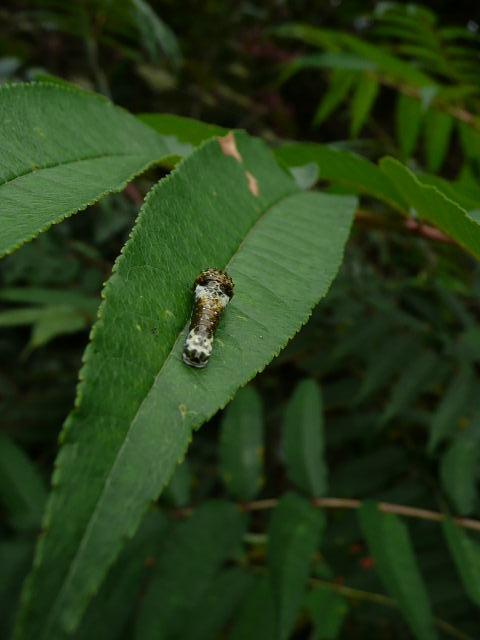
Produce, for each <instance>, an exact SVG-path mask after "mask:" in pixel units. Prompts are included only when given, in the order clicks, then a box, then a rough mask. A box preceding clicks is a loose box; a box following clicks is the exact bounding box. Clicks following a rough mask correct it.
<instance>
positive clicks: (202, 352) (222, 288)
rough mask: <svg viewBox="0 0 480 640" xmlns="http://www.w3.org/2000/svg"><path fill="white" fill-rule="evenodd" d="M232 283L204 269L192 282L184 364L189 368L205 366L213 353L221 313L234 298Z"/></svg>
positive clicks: (222, 274) (224, 276)
mask: <svg viewBox="0 0 480 640" xmlns="http://www.w3.org/2000/svg"><path fill="white" fill-rule="evenodd" d="M233 286H234V285H233V280H232V279H231V278H230V276H229V275H227V274H226V273H224V272H223V271H219V270H218V269H207V270H206V271H202V273H201V274H200V275H199V276H198V277H197V279H196V280H195V300H194V303H193V311H192V319H191V321H190V328H189V330H188V334H187V337H186V339H185V346H184V348H183V361H184V362H185V364H188V365H189V366H190V367H198V368H199V369H201V368H203V367H206V366H207V364H208V360H209V358H210V356H211V354H212V348H213V336H214V334H215V330H216V328H217V326H218V323H219V321H220V316H221V315H222V312H223V310H224V309H225V307H226V306H227V304H228V303H229V302H230V300H231V299H232V297H233Z"/></svg>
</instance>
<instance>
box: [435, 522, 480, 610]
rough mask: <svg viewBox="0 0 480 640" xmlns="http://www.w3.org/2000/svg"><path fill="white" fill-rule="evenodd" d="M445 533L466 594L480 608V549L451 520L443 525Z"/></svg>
mask: <svg viewBox="0 0 480 640" xmlns="http://www.w3.org/2000/svg"><path fill="white" fill-rule="evenodd" d="M443 532H444V534H445V538H446V540H447V544H448V546H449V548H450V552H451V554H452V558H453V560H454V562H455V565H456V567H457V571H458V573H459V575H460V577H461V579H462V582H463V586H464V588H465V592H466V593H467V594H468V596H469V597H470V598H471V599H472V602H474V603H475V604H476V605H477V606H480V548H479V546H478V543H476V542H474V541H473V540H470V538H469V537H468V536H467V534H466V533H464V532H463V531H462V530H461V529H459V528H458V527H457V526H456V525H455V524H454V523H453V522H452V521H451V520H445V522H444V523H443Z"/></svg>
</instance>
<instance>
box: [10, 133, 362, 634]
mask: <svg viewBox="0 0 480 640" xmlns="http://www.w3.org/2000/svg"><path fill="white" fill-rule="evenodd" d="M355 204H356V203H355V200H354V199H353V198H349V197H344V196H332V195H326V194H319V193H303V192H302V193H300V192H299V191H298V188H297V187H296V185H295V183H294V181H293V180H292V179H291V178H290V177H289V176H288V175H287V174H286V173H285V172H284V171H283V170H281V169H280V167H278V165H277V164H276V163H275V161H274V160H273V158H272V156H271V154H270V152H269V151H268V149H267V148H266V147H265V145H263V144H262V143H261V142H260V141H258V140H254V139H251V138H249V137H248V136H246V135H245V134H238V135H236V136H235V137H234V136H233V135H230V136H229V137H228V138H225V139H223V140H221V141H220V143H219V142H218V141H211V142H209V143H207V144H206V145H205V146H203V147H202V148H201V149H199V150H198V151H196V152H195V153H194V154H192V156H191V157H189V158H188V159H187V160H186V161H184V163H183V164H182V165H181V166H180V168H179V169H177V170H176V171H175V172H174V174H172V175H171V176H170V177H168V178H167V179H165V180H164V181H162V182H161V183H160V184H159V185H158V186H157V187H156V188H155V189H154V190H153V191H152V192H151V193H150V195H149V197H148V198H147V200H146V202H145V204H144V206H143V209H142V212H141V213H140V216H139V220H138V222H137V225H136V227H135V229H134V231H133V233H132V236H131V238H130V240H129V241H128V243H127V245H126V246H125V247H124V250H123V252H122V256H121V257H120V258H119V260H118V261H117V263H116V265H115V268H114V273H113V275H112V277H111V279H110V281H109V283H108V284H107V286H106V289H105V292H104V298H105V301H104V303H103V305H102V306H101V308H100V312H99V314H100V317H99V320H98V322H97V324H96V326H95V327H94V329H93V333H92V340H91V343H90V345H89V347H88V349H87V352H86V355H85V364H84V367H83V370H82V372H81V380H82V381H81V383H80V386H79V391H78V397H77V402H76V407H75V410H74V411H73V413H72V415H71V416H70V418H69V420H68V421H67V425H66V427H65V430H64V432H63V435H62V438H61V440H62V449H61V452H60V454H59V457H58V460H57V463H56V470H55V474H54V478H53V484H54V490H53V492H52V496H51V499H50V501H49V505H48V507H47V512H46V516H45V519H44V526H45V529H46V531H45V534H44V536H43V537H42V539H41V541H40V543H39V546H38V549H37V555H36V561H35V568H34V571H33V574H32V577H31V578H30V580H29V582H28V584H27V587H26V589H25V593H24V599H23V611H22V612H21V616H20V619H19V624H18V628H17V638H29V637H32V636H34V637H35V638H36V639H37V640H41V639H45V640H46V639H47V638H48V640H50V638H52V637H55V638H57V637H61V636H62V634H63V633H65V632H69V631H72V630H73V629H74V628H75V627H76V626H77V624H78V621H79V619H80V618H81V615H82V612H83V611H84V609H85V607H86V605H87V603H88V600H89V599H90V597H91V595H92V593H93V592H94V591H95V590H96V589H97V588H98V585H99V583H100V582H101V580H102V579H103V576H104V574H105V571H106V570H107V568H108V566H109V565H111V563H112V562H113V560H114V559H115V557H116V555H117V554H118V552H119V550H120V548H121V546H122V544H123V541H124V539H125V537H126V536H131V535H132V534H133V532H134V531H135V529H136V528H137V526H138V523H139V521H140V518H141V516H142V514H143V513H144V511H145V509H146V508H147V505H148V504H149V502H150V501H151V500H152V499H155V498H156V497H157V496H158V495H159V493H160V492H161V490H162V488H163V486H164V485H165V483H166V482H167V481H168V479H169V477H170V476H171V474H172V473H173V470H174V468H175V466H176V464H177V462H178V461H179V460H181V459H182V458H183V456H184V454H185V451H186V449H187V446H188V443H189V441H190V438H191V432H192V429H193V428H198V427H199V426H200V425H201V424H203V423H204V422H205V421H206V420H208V418H210V417H211V416H212V415H213V414H214V413H216V412H217V411H218V409H220V408H221V407H223V406H224V405H225V404H227V402H228V401H229V400H230V399H231V398H232V396H233V395H234V394H235V392H236V391H237V389H238V388H239V387H240V386H242V385H244V384H246V382H248V380H249V379H251V378H252V377H253V376H254V375H255V374H256V373H257V372H258V371H260V370H261V369H263V368H264V367H265V366H266V364H268V362H269V361H270V360H271V359H272V358H273V357H274V355H275V354H277V353H278V352H279V351H280V350H281V349H282V348H283V347H284V346H285V344H286V343H287V341H288V339H289V338H290V337H291V336H292V335H293V334H294V333H295V332H296V331H297V330H298V329H299V328H300V326H301V325H302V324H303V323H304V322H305V321H306V319H307V318H308V316H309V314H310V312H311V309H312V307H313V306H314V305H315V304H316V303H317V301H318V300H319V299H320V298H321V297H322V296H323V295H324V294H325V293H326V291H327V290H328V287H329V286H330V283H331V281H332V279H333V277H334V275H335V273H336V271H337V269H338V267H339V265H340V262H341V259H342V253H343V246H344V243H345V241H346V239H347V236H348V232H349V228H350V224H351V221H352V216H353V212H354V209H355ZM209 266H214V267H217V268H226V269H227V270H228V272H229V273H230V274H231V276H232V277H233V279H234V281H235V296H234V298H233V300H232V302H231V304H230V305H229V307H227V309H226V312H225V318H224V320H223V321H222V323H221V325H220V328H219V331H218V336H217V339H216V345H215V350H214V353H213V356H212V359H211V361H210V363H209V365H208V367H207V369H205V370H192V369H191V368H189V367H187V366H185V365H184V364H183V362H182V360H181V351H182V347H183V341H184V338H185V332H186V323H187V322H188V318H189V315H190V309H191V303H192V283H193V281H194V279H195V277H196V276H197V275H198V273H199V272H200V271H202V270H203V269H205V268H207V267H209ZM65 523H68V527H67V528H66V527H65Z"/></svg>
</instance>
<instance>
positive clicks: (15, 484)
mask: <svg viewBox="0 0 480 640" xmlns="http://www.w3.org/2000/svg"><path fill="white" fill-rule="evenodd" d="M46 498H47V492H46V489H45V485H44V482H43V479H42V478H41V477H40V476H39V474H38V471H37V469H36V467H35V466H34V465H33V464H32V462H31V461H30V460H29V459H28V458H27V456H26V455H25V453H24V452H23V450H22V449H21V448H20V447H18V446H17V445H16V444H15V443H14V442H13V441H12V440H11V439H10V438H9V437H8V436H6V435H4V434H1V435H0V500H1V502H2V504H3V506H4V508H5V509H6V511H7V513H8V519H9V521H10V522H11V523H12V524H13V526H14V527H17V528H19V529H29V528H33V529H36V528H37V527H38V525H39V522H40V518H41V514H42V511H43V508H44V506H45V501H46Z"/></svg>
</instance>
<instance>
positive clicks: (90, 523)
mask: <svg viewBox="0 0 480 640" xmlns="http://www.w3.org/2000/svg"><path fill="white" fill-rule="evenodd" d="M292 186H293V185H292ZM300 193H301V191H299V190H297V189H295V190H293V191H292V192H291V193H288V194H285V195H282V196H281V197H280V198H277V199H276V200H275V201H274V202H273V203H272V204H270V205H269V206H268V207H267V208H266V209H265V211H264V212H263V213H262V214H261V215H260V216H259V217H258V218H257V219H256V220H255V222H254V223H253V225H252V226H251V227H250V229H249V230H248V231H247V233H246V234H245V236H244V237H243V238H242V240H241V241H240V243H239V245H238V247H237V249H236V250H235V251H234V252H233V254H232V256H231V258H230V259H229V261H228V262H227V264H226V266H225V267H224V269H225V270H227V269H228V267H229V265H230V264H231V262H232V261H233V259H234V258H235V257H236V256H237V255H238V253H240V251H241V250H242V247H243V245H244V244H245V242H246V241H247V239H248V238H249V236H250V234H252V233H253V232H254V231H255V229H256V227H257V225H258V224H259V223H260V222H261V221H262V220H263V219H264V218H265V216H266V215H268V213H269V212H270V211H271V210H272V209H273V208H274V207H276V206H277V205H278V204H279V203H280V202H282V201H283V200H286V199H288V198H291V197H292V196H295V195H298V194H300ZM102 307H103V304H102ZM98 317H101V309H99V316H98ZM188 324H189V320H187V322H186V323H185V324H184V325H183V327H182V329H181V330H180V331H179V333H178V335H177V337H176V339H175V341H174V343H173V345H172V348H171V350H170V353H169V354H168V356H167V357H166V358H165V360H164V362H163V364H162V366H161V367H160V369H159V371H158V373H157V375H156V376H155V378H154V380H153V382H152V384H151V386H150V389H149V391H148V393H146V394H145V396H144V398H143V400H142V401H141V403H140V404H139V405H138V408H137V410H136V412H135V415H134V417H133V418H132V420H131V421H130V426H129V428H128V431H127V433H126V435H125V438H124V440H123V442H122V444H121V446H120V448H119V449H118V452H117V454H116V456H115V461H114V463H113V464H112V466H111V468H110V472H109V473H108V475H107V477H106V478H105V481H104V483H103V488H102V490H101V492H100V493H99V495H98V498H97V500H96V502H95V507H94V509H93V511H92V516H91V517H90V518H89V520H88V522H87V525H86V527H85V531H84V533H83V535H82V538H81V541H80V544H79V545H78V548H77V551H76V552H75V555H74V557H73V559H72V561H71V563H70V569H69V571H68V573H67V575H66V577H65V580H64V581H63V583H62V586H61V588H60V590H59V591H58V594H57V596H56V597H55V602H54V604H53V606H52V608H51V609H50V614H49V615H48V621H47V626H46V627H45V632H44V634H43V637H45V633H46V632H47V631H48V630H49V629H50V627H51V625H52V618H53V620H54V619H55V617H54V613H55V611H56V609H57V607H58V606H59V603H60V599H61V595H62V594H63V593H64V591H65V589H66V586H67V584H68V582H69V581H70V580H71V576H72V573H73V572H74V569H75V567H76V564H77V562H78V558H79V556H80V554H81V551H82V549H83V548H84V547H85V544H86V541H87V540H88V537H89V536H88V534H89V530H90V529H92V527H93V526H94V523H95V520H96V518H97V517H98V516H97V513H98V510H99V507H100V505H101V504H102V502H103V499H104V495H105V491H106V488H107V486H108V484H109V482H110V478H111V477H112V475H113V473H114V471H115V468H116V465H117V464H118V461H119V460H120V459H121V457H122V452H123V449H124V447H125V444H126V442H127V441H128V436H129V433H130V430H131V429H132V425H133V424H134V422H135V420H136V419H137V416H138V414H139V413H140V411H141V409H142V407H143V405H144V403H145V401H146V400H147V398H148V397H149V396H150V393H151V392H152V389H153V388H154V387H155V383H156V381H157V380H158V379H159V378H160V376H161V375H162V373H163V370H164V368H165V367H166V365H167V364H168V363H169V361H170V360H171V358H172V357H173V354H174V353H175V351H176V347H177V344H178V342H179V340H181V339H182V338H183V335H184V333H185V330H186V328H187V326H188ZM59 489H60V487H59ZM112 562H113V561H112Z"/></svg>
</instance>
